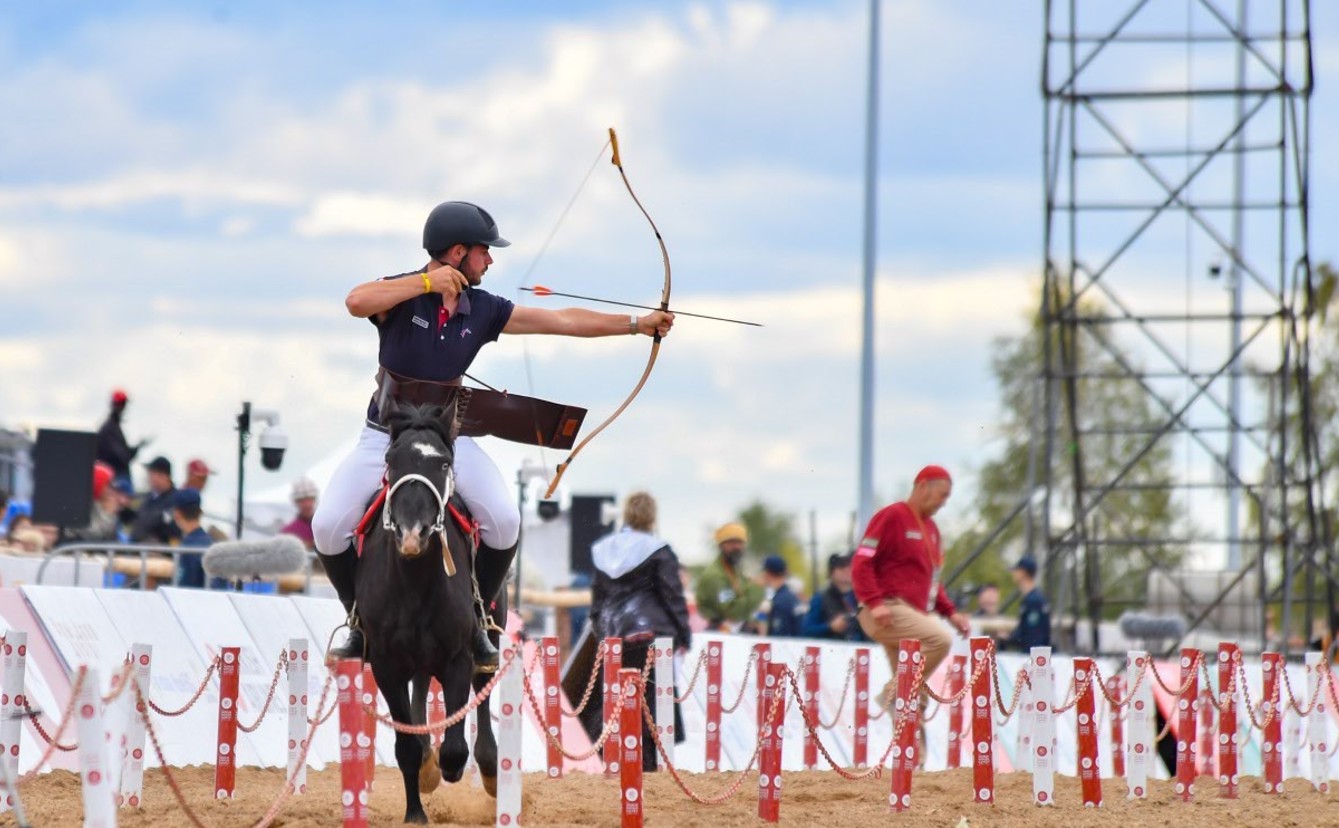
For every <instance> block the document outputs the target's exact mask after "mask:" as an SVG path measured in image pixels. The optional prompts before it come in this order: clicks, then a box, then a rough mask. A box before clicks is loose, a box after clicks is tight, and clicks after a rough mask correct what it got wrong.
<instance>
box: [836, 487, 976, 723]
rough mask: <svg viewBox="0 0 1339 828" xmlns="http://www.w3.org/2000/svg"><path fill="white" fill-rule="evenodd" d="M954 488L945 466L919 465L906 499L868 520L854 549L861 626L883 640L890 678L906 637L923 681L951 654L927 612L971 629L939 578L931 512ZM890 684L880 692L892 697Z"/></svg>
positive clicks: (948, 638)
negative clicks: (916, 652) (915, 650)
mask: <svg viewBox="0 0 1339 828" xmlns="http://www.w3.org/2000/svg"><path fill="white" fill-rule="evenodd" d="M952 492H953V480H952V479H951V478H950V477H949V473H948V471H947V470H945V469H944V468H943V467H941V466H926V467H925V468H923V469H921V470H920V471H919V472H918V473H917V474H916V479H915V483H914V485H913V486H912V489H911V495H910V496H909V497H907V499H906V500H904V501H901V502H898V503H894V504H892V505H891V506H885V507H884V508H882V509H880V510H879V511H878V512H876V513H875V515H874V517H873V518H871V519H870V522H869V526H867V527H866V528H865V534H864V539H863V540H861V541H860V547H859V548H858V549H857V550H856V553H855V559H854V562H853V566H852V569H851V577H852V580H853V581H854V583H855V593H856V597H857V598H859V599H860V604H861V606H862V607H863V609H861V610H860V615H859V616H858V619H859V621H860V627H861V629H863V630H864V631H865V635H867V636H869V637H870V639H871V640H873V641H877V642H878V643H879V644H882V645H883V649H884V651H885V652H886V653H887V655H888V665H889V667H891V668H892V671H893V675H894V677H896V675H897V664H898V661H897V657H898V650H899V647H900V645H901V643H902V640H903V639H913V640H916V641H919V642H920V645H921V656H922V657H923V658H924V662H923V663H924V673H923V675H924V676H925V678H926V679H927V680H928V679H929V677H930V676H932V675H934V671H935V668H937V667H938V666H939V663H940V662H942V661H943V660H944V657H945V656H947V655H948V651H949V647H950V646H951V645H952V643H953V639H952V634H951V633H950V632H949V628H948V627H946V626H944V623H943V622H942V621H940V620H938V619H937V618H935V617H934V616H933V615H932V614H931V613H936V614H938V615H940V616H943V617H944V618H946V619H947V620H948V622H949V624H950V625H951V626H952V627H953V628H954V629H955V630H957V631H958V632H959V633H960V634H962V635H967V634H968V633H970V632H971V625H970V623H969V622H968V620H967V616H965V615H963V614H962V613H960V612H958V609H957V607H955V606H954V605H953V602H952V601H950V600H949V597H948V593H947V592H945V591H944V585H943V583H942V582H941V580H940V574H941V572H942V571H943V566H944V551H943V546H942V544H941V542H940V537H939V527H938V526H936V525H935V522H934V515H935V514H936V513H938V512H939V510H940V508H942V507H943V505H944V504H945V503H946V502H948V499H949V495H950V494H952ZM894 680H895V678H894ZM892 687H893V682H891V681H890V682H889V685H888V687H885V688H884V696H883V698H891V693H890V692H889V691H890V690H891V689H892Z"/></svg>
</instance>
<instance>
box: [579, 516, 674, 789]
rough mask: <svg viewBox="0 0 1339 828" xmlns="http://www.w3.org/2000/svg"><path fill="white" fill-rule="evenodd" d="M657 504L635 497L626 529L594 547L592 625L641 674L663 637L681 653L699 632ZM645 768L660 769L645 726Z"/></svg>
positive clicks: (650, 691)
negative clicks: (659, 530) (659, 525)
mask: <svg viewBox="0 0 1339 828" xmlns="http://www.w3.org/2000/svg"><path fill="white" fill-rule="evenodd" d="M655 524H656V502H655V499H654V498H652V497H651V495H649V494H647V493H646V492H635V493H634V494H631V495H629V496H628V499H627V502H626V503H624V505H623V528H622V529H620V530H619V531H617V532H614V533H613V534H610V535H606V536H604V537H603V538H600V539H599V540H598V541H596V542H595V544H594V545H593V546H592V547H591V559H592V561H593V563H594V565H595V580H594V584H592V588H591V608H590V609H591V624H592V626H593V628H594V632H595V634H596V636H597V637H598V638H606V637H614V638H621V639H623V666H624V667H626V668H631V669H636V670H641V669H643V668H644V667H645V666H646V659H647V654H648V652H649V651H650V649H651V646H652V644H653V642H654V641H655V639H656V637H657V636H669V637H672V638H673V639H674V648H675V649H676V650H680V651H682V650H687V649H688V648H689V646H690V645H691V644H692V638H693V633H692V631H691V629H690V628H689V626H688V602H687V599H686V598H685V596H684V591H683V582H682V581H681V580H680V578H679V559H678V557H677V556H675V554H674V550H673V549H670V547H669V544H667V543H665V542H664V541H663V540H661V539H660V538H658V537H656V536H655V534H654V530H655ZM645 691H646V692H645V699H646V702H645V703H646V704H651V703H652V702H653V701H654V699H655V679H654V674H652V675H651V676H650V677H648V679H647V682H646V688H645ZM674 714H675V715H674V719H675V728H674V733H675V741H682V740H683V727H682V724H681V719H680V717H679V709H678V705H677V704H676V705H675V709H674ZM642 731H643V732H642V738H643V742H642V744H644V745H646V746H647V749H644V750H643V751H642V764H643V766H644V767H645V768H646V769H647V770H654V769H655V767H656V751H655V749H654V748H653V747H651V746H652V745H653V742H652V741H651V733H650V728H648V727H647V726H646V725H645V722H643V725H642Z"/></svg>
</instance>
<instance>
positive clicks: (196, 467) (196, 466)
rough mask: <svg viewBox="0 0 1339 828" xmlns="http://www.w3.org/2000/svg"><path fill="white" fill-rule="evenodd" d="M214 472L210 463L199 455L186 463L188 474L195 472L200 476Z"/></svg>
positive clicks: (206, 475)
mask: <svg viewBox="0 0 1339 828" xmlns="http://www.w3.org/2000/svg"><path fill="white" fill-rule="evenodd" d="M213 473H214V470H213V469H211V468H210V467H209V464H208V463H206V462H205V461H203V460H201V459H200V458H199V457H197V458H195V459H194V460H192V461H191V462H189V463H187V464H186V474H188V475H189V474H194V475H198V476H200V477H208V476H209V475H211V474H213Z"/></svg>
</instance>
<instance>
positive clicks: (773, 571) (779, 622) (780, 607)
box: [758, 555, 801, 638]
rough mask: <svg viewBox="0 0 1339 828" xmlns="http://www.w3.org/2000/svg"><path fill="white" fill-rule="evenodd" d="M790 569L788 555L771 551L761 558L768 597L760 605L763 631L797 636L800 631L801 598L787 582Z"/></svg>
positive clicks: (769, 633)
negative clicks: (787, 563) (771, 552)
mask: <svg viewBox="0 0 1339 828" xmlns="http://www.w3.org/2000/svg"><path fill="white" fill-rule="evenodd" d="M788 574H789V570H788V568H787V567H786V559H785V558H783V557H781V556H780V555H768V556H767V558H766V559H764V560H763V562H762V585H763V589H764V590H765V596H766V597H765V598H764V599H763V602H762V604H761V605H759V607H758V616H759V625H758V627H759V629H758V632H759V633H761V634H762V635H774V636H778V637H784V638H797V637H799V635H800V613H801V610H800V601H799V599H798V598H796V597H795V593H794V592H791V589H790V584H788V583H786V576H787V575H788Z"/></svg>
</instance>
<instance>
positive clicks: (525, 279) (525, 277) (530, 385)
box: [516, 138, 611, 476]
mask: <svg viewBox="0 0 1339 828" xmlns="http://www.w3.org/2000/svg"><path fill="white" fill-rule="evenodd" d="M610 143H611V139H608V138H606V139H605V142H604V144H603V145H602V146H601V147H600V151H599V152H598V153H596V154H595V159H594V160H592V161H591V162H590V167H589V168H588V169H587V170H586V174H585V175H583V176H582V177H581V181H580V183H578V184H577V188H576V190H575V191H574V192H573V193H572V197H571V198H569V199H568V200H567V204H565V205H563V209H562V211H561V212H560V213H559V214H558V220H557V221H556V222H554V224H553V228H552V229H551V230H549V233H548V235H547V236H545V238H544V243H543V244H541V245H540V246H539V250H537V251H535V255H534V256H533V257H532V258H531V259H530V264H529V265H528V266H527V267H526V269H525V272H524V273H522V274H521V278H520V280H519V281H518V282H517V283H516V299H517V304H521V302H520V300H521V298H522V294H523V293H524V291H522V290H521V288H522V287H523V286H525V285H528V284H530V277H531V276H533V275H534V272H535V270H536V269H537V268H538V267H539V263H540V261H541V260H542V259H543V258H544V254H545V253H547V252H548V250H549V245H551V244H552V243H553V240H554V238H555V237H556V236H557V235H558V231H559V230H560V229H561V228H562V226H563V222H564V221H566V220H567V215H568V213H571V212H572V207H574V206H575V205H576V203H577V199H578V198H580V197H581V193H582V191H583V190H585V189H586V184H587V183H588V182H589V181H590V178H591V176H592V175H594V174H595V168H596V167H598V166H599V165H600V162H601V161H602V160H604V154H605V152H607V151H608V150H609V146H610ZM521 362H522V365H523V366H524V367H525V388H526V394H527V395H528V396H529V397H531V398H532V399H533V398H534V396H535V375H534V370H533V368H532V364H531V359H530V340H529V338H528V337H524V336H523V337H521ZM530 411H531V414H532V415H533V417H534V425H535V435H536V437H538V436H539V435H540V429H539V409H538V408H537V407H536V406H535V405H534V404H533V403H531V406H530ZM535 448H536V449H537V450H538V453H539V464H540V467H541V468H543V469H544V473H545V475H546V476H547V475H548V473H549V468H550V467H549V457H548V454H547V452H545V450H544V446H543V444H542V443H541V442H540V440H538V439H536V441H535Z"/></svg>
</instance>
